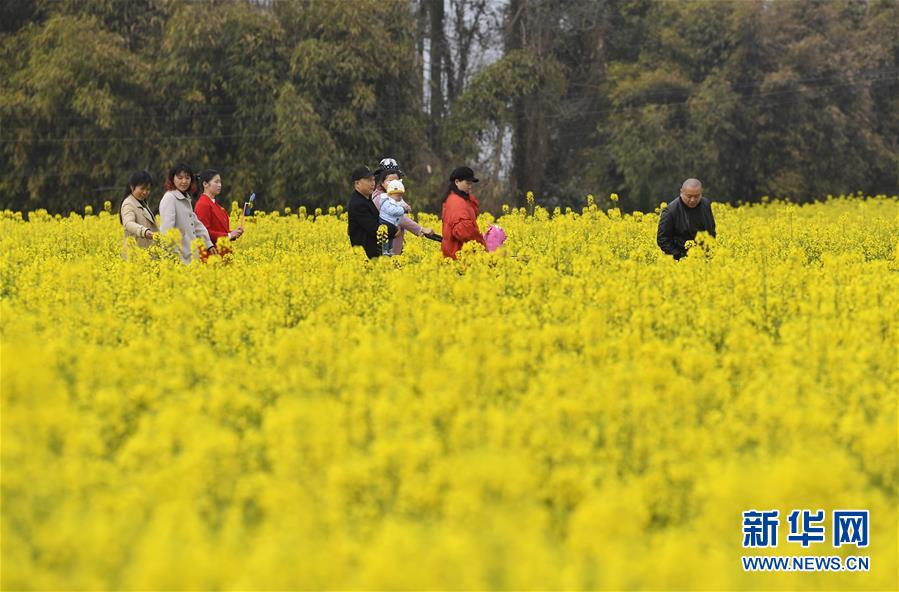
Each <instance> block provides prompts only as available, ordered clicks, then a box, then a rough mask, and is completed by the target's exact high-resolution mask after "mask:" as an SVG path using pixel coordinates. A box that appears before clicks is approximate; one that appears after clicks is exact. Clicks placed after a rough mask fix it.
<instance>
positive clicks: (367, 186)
mask: <svg viewBox="0 0 899 592" xmlns="http://www.w3.org/2000/svg"><path fill="white" fill-rule="evenodd" d="M353 187H354V188H355V189H356V191H358V192H359V193H361V194H362V195H371V192H372V191H374V190H375V178H374V176H371V177H364V178H362V179H359V180H358V181H356V182H355V183H353Z"/></svg>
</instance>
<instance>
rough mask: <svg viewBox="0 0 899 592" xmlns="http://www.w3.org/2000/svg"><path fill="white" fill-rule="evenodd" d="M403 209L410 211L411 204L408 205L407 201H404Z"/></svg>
mask: <svg viewBox="0 0 899 592" xmlns="http://www.w3.org/2000/svg"><path fill="white" fill-rule="evenodd" d="M403 209H404V210H406V213H407V214H408V213H409V212H411V211H412V206H410V205H409V204H407V203H404V204H403Z"/></svg>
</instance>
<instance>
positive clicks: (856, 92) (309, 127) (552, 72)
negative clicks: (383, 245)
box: [0, 0, 899, 212]
mask: <svg viewBox="0 0 899 592" xmlns="http://www.w3.org/2000/svg"><path fill="white" fill-rule="evenodd" d="M0 72H2V79H3V81H4V83H3V85H0V207H3V208H14V209H22V210H27V209H34V208H38V207H44V208H47V209H49V210H51V211H63V212H65V211H68V210H72V209H77V210H80V209H81V207H82V206H83V205H84V204H87V203H90V204H93V205H95V206H97V205H99V204H100V203H101V202H102V201H103V200H106V199H114V198H115V197H117V195H118V193H120V186H121V185H122V184H123V183H124V180H125V179H126V178H127V176H128V173H129V172H130V171H131V170H132V169H137V168H144V169H147V170H149V171H151V173H153V174H154V176H155V177H156V178H158V179H160V180H161V177H162V173H163V171H164V170H165V169H166V168H167V167H168V166H169V165H170V164H171V163H173V162H174V161H175V160H180V159H184V160H187V161H188V162H190V163H191V164H193V165H194V166H196V167H198V168H199V167H206V166H212V167H215V168H217V169H220V170H222V171H223V172H224V173H225V184H226V191H228V192H230V194H231V195H233V196H234V197H240V196H243V195H245V194H247V193H249V192H250V191H251V190H252V191H256V192H257V194H259V195H260V196H261V198H262V199H263V200H264V201H263V205H264V206H266V207H269V208H271V207H283V206H296V205H301V204H302V205H307V206H313V207H315V206H323V205H329V204H333V203H338V202H342V201H343V200H344V198H345V194H346V193H347V185H348V184H347V182H346V175H347V172H348V171H349V170H350V169H351V168H352V167H353V166H355V165H356V164H359V163H367V164H369V165H373V164H375V163H376V161H377V158H378V157H380V156H385V155H389V156H394V157H396V158H397V159H398V160H399V161H400V162H401V163H402V164H403V166H404V168H405V169H406V171H407V174H408V177H409V184H408V185H409V187H410V198H411V199H414V200H415V203H416V206H418V207H423V208H424V209H430V210H436V209H438V208H439V200H440V187H441V186H442V185H443V184H444V182H445V179H444V177H445V175H446V174H447V172H448V171H449V170H451V169H452V168H453V167H454V166H456V165H458V164H461V163H468V164H472V165H473V166H475V168H476V169H477V170H478V171H479V172H480V173H481V175H480V176H481V177H482V178H484V180H485V182H483V183H481V184H480V186H479V188H478V189H479V194H480V196H481V197H482V201H484V202H485V203H486V204H487V205H488V207H492V208H496V207H497V206H498V205H499V204H500V203H503V202H506V203H520V202H521V201H522V200H523V196H524V193H525V192H526V191H529V190H531V191H534V192H535V194H536V195H537V199H538V202H540V203H544V204H546V205H549V206H554V205H562V206H565V205H578V204H582V203H583V200H584V196H585V195H586V194H587V193H594V194H598V195H600V194H607V193H609V192H617V193H619V194H620V195H621V196H622V200H623V203H624V205H625V207H631V208H637V209H652V208H653V207H655V206H656V205H657V204H658V202H659V201H662V200H667V199H670V198H671V197H672V196H673V194H674V193H675V191H676V189H677V187H678V186H679V183H680V181H682V180H683V179H684V178H686V177H690V176H697V177H699V178H701V179H703V180H704V181H705V183H706V186H707V192H708V194H709V195H711V197H713V198H715V199H723V200H732V201H737V200H744V201H751V200H754V199H758V198H760V197H761V196H763V195H772V196H775V195H776V196H789V197H792V198H794V199H800V200H801V199H814V198H820V197H822V196H825V195H827V194H831V193H832V194H836V193H841V192H855V191H864V192H867V193H879V192H885V193H896V192H897V191H899V0H824V1H819V0H772V1H754V0H745V1H734V2H728V1H719V2H706V1H689V0H684V1H678V2H673V1H658V0H565V1H563V0H502V1H500V0H346V1H341V2H336V1H333V0H306V1H303V2H292V1H271V0H268V1H266V0H258V1H255V2H251V1H247V0H192V1H188V0H183V1H179V0H132V1H128V2H125V1H123V0H7V1H6V2H4V3H2V4H0Z"/></svg>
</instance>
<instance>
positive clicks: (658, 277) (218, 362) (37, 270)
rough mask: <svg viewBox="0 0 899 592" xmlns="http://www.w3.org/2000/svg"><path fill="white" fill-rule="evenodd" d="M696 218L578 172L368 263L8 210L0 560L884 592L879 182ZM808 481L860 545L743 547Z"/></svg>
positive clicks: (515, 583)
mask: <svg viewBox="0 0 899 592" xmlns="http://www.w3.org/2000/svg"><path fill="white" fill-rule="evenodd" d="M715 216H716V219H717V223H718V240H717V242H716V241H714V240H712V239H709V240H706V241H703V240H702V239H701V237H700V242H701V243H702V244H700V245H699V246H697V247H695V248H694V249H692V250H691V252H690V254H689V256H688V257H687V258H685V259H684V260H682V261H680V262H675V261H673V260H672V259H670V258H668V257H666V256H663V255H662V253H661V252H660V251H659V250H658V248H657V247H656V245H655V232H656V226H657V223H658V213H647V214H634V215H623V214H621V213H620V212H619V211H618V210H617V209H614V208H613V209H611V210H609V211H603V210H602V209H599V208H597V207H596V206H595V205H592V203H591V205H589V206H588V207H586V208H585V209H584V210H583V211H582V212H570V211H569V212H559V211H556V212H548V211H546V210H544V209H542V208H540V207H539V206H538V207H536V209H530V208H529V209H528V210H527V211H524V210H515V209H512V210H511V211H510V210H508V209H506V210H505V212H504V214H503V215H502V216H501V218H500V220H499V221H498V223H499V224H501V225H502V226H503V227H504V228H505V229H506V232H507V234H508V236H509V240H508V242H507V244H506V246H505V247H504V248H503V250H501V252H499V253H495V254H488V253H484V252H480V251H477V250H472V249H469V248H468V247H466V250H465V251H464V252H463V253H462V256H461V257H460V261H458V262H453V261H447V260H444V259H442V258H441V256H440V248H439V245H438V244H437V243H434V242H430V241H426V240H422V239H416V238H414V237H412V238H409V239H408V240H407V247H406V253H404V255H402V256H401V257H396V258H381V259H380V260H375V261H373V262H368V261H367V260H366V259H365V257H364V255H363V254H362V253H361V251H359V250H352V249H350V247H349V242H348V239H347V236H346V222H345V214H344V213H343V212H342V209H334V210H332V211H331V212H330V213H329V212H325V213H323V214H322V215H318V216H316V215H314V214H313V213H312V212H310V213H309V214H308V215H307V213H306V212H305V211H300V212H296V211H294V212H280V213H267V214H257V216H255V217H254V218H253V219H251V220H249V221H248V223H247V230H246V233H245V234H244V236H243V237H242V238H241V239H240V240H239V241H237V242H236V243H235V244H234V253H233V258H232V260H231V261H230V262H229V263H227V264H223V263H222V262H221V261H220V260H216V261H214V262H212V263H210V264H205V265H204V264H201V263H194V264H191V265H187V266H186V265H182V264H181V263H179V262H177V261H175V260H174V258H173V257H171V256H165V255H160V254H159V253H148V252H144V251H137V250H135V251H133V252H132V253H131V254H130V257H129V258H128V260H127V261H123V259H122V257H121V232H122V230H121V226H120V224H119V221H118V219H117V216H116V215H115V214H114V213H109V212H107V211H101V212H98V213H96V214H94V213H91V214H89V215H77V214H73V215H70V216H65V217H55V216H50V215H48V214H46V212H40V211H39V212H34V213H31V214H30V215H29V216H27V218H28V221H23V216H22V215H21V214H13V213H10V212H6V213H3V214H2V216H0V218H2V219H0V257H2V269H0V291H2V293H0V296H2V302H0V307H2V308H0V313H2V323H0V329H2V351H0V354H2V369H0V374H2V379H0V380H2V382H0V387H2V459H0V460H2V473H0V485H2V557H0V562H2V563H0V568H2V582H0V583H2V587H3V589H7V590H14V589H30V590H48V589H67V590H70V589H79V590H88V589H90V590H96V589H295V588H306V589H309V588H312V589H322V588H326V589H332V588H340V589H360V588H361V589H372V588H375V589H380V588H390V589H397V588H399V589H422V588H425V589H445V588H449V589H484V588H487V589H547V588H549V589H583V588H586V589H610V588H611V589H638V588H639V589H684V588H702V589H781V590H783V589H806V590H819V589H876V590H895V589H896V588H897V585H899V583H897V571H899V562H897V519H899V516H897V506H899V469H897V463H899V454H897V439H899V436H897V391H899V198H897V197H895V196H893V197H887V196H877V197H867V198H863V197H861V196H852V197H839V198H833V199H831V200H828V201H827V202H824V203H818V204H813V205H803V206H796V205H790V204H788V203H785V202H780V201H773V202H770V203H763V204H761V205H756V206H742V207H730V206H726V205H720V204H716V205H715ZM420 218H421V219H424V220H425V221H426V222H427V223H428V224H430V225H434V226H435V227H437V228H439V226H438V225H437V222H438V221H437V219H436V218H435V217H433V216H421V217H420ZM492 221H493V219H492V217H491V216H490V215H483V216H482V219H481V220H480V222H481V225H482V228H483V227H485V226H486V224H488V223H490V222H492ZM798 508H808V509H811V510H813V511H814V510H817V509H819V508H820V509H824V510H825V511H826V512H827V513H828V514H827V515H828V516H829V515H830V512H832V511H833V510H834V509H840V508H863V509H868V510H869V511H870V546H869V547H868V548H867V549H863V550H861V549H856V548H854V547H848V548H847V547H841V548H839V549H834V548H833V547H832V546H831V544H830V540H831V539H830V538H829V532H828V542H827V543H823V544H813V545H811V546H810V547H809V548H807V549H804V548H802V547H801V545H799V544H795V543H787V542H786V541H785V536H786V533H785V532H784V529H785V528H786V521H785V520H784V521H783V523H782V524H781V533H780V545H779V546H778V547H777V548H776V549H769V550H767V551H765V550H755V549H743V548H742V542H743V533H742V517H741V513H742V512H743V511H746V510H750V509H778V510H779V511H780V515H781V516H782V517H786V515H787V514H788V513H789V512H791V510H793V509H798ZM829 528H830V527H829V525H828V530H829ZM763 553H768V554H771V553H774V554H777V555H803V554H810V553H811V554H816V555H841V556H847V555H859V554H865V555H869V556H870V558H871V565H870V571H869V572H862V573H850V572H841V573H797V572H793V573H767V574H765V573H746V572H744V571H743V569H742V567H741V563H740V557H741V556H742V555H747V554H756V555H759V554H763Z"/></svg>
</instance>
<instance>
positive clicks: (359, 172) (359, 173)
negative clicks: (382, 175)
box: [350, 165, 375, 183]
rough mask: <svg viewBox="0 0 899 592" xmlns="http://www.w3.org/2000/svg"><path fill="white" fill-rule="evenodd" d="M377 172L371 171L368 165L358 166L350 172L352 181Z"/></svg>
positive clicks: (371, 175) (365, 177)
mask: <svg viewBox="0 0 899 592" xmlns="http://www.w3.org/2000/svg"><path fill="white" fill-rule="evenodd" d="M374 176H375V174H374V173H373V172H371V169H370V168H368V167H367V166H365V165H363V166H360V167H356V168H354V169H353V172H352V173H351V174H350V183H355V182H356V181H358V180H359V179H367V178H368V177H374Z"/></svg>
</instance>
